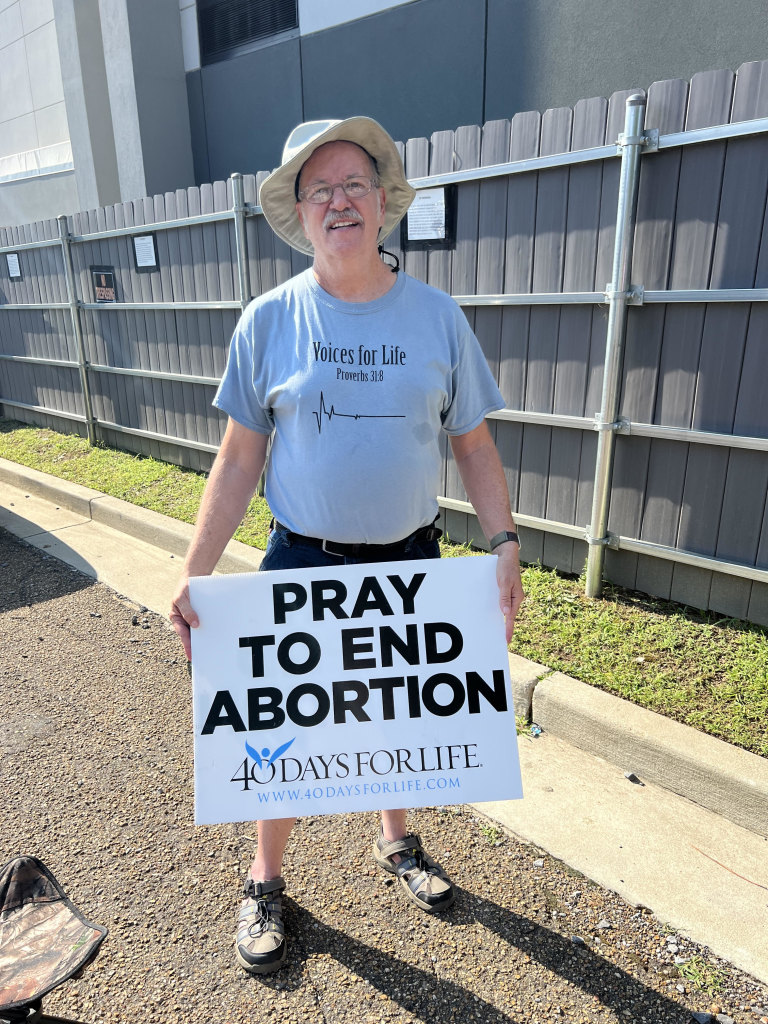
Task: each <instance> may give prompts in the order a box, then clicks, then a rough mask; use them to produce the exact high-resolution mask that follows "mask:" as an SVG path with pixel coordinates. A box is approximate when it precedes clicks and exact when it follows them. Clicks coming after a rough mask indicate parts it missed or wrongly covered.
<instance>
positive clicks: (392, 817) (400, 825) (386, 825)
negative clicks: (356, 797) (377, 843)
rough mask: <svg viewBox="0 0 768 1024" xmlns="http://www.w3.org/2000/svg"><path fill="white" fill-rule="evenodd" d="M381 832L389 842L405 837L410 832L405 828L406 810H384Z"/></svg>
mask: <svg viewBox="0 0 768 1024" xmlns="http://www.w3.org/2000/svg"><path fill="white" fill-rule="evenodd" d="M381 834H382V835H383V836H384V838H385V839H386V840H387V842H388V843H391V842H394V840H395V839H403V838H404V837H405V836H406V835H407V834H408V833H407V831H406V828H405V811H382V812H381ZM399 859H400V858H399V857H398V860H399Z"/></svg>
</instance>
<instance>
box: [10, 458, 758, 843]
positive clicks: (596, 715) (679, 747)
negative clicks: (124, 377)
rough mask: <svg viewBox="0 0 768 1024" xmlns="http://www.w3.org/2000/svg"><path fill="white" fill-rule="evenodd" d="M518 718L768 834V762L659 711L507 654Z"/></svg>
mask: <svg viewBox="0 0 768 1024" xmlns="http://www.w3.org/2000/svg"><path fill="white" fill-rule="evenodd" d="M0 481H3V482H5V483H8V484H11V485H12V486H14V487H17V488H20V489H22V490H26V491H28V492H29V493H30V494H34V495H36V496H37V497H40V498H43V499H45V500H47V501H50V502H53V503H54V504H56V505H60V506H62V507H64V508H68V509H70V510H71V511H73V512H75V513H77V514H78V515H82V516H83V517H84V518H86V519H92V520H94V521H96V522H100V523H102V524H104V525H105V526H109V527H111V528H112V529H114V530H118V531H121V532H123V533H125V534H128V535H129V536H132V537H136V538H138V539H140V540H143V541H146V542H148V543H150V544H152V545H154V546H156V547H159V548H161V549H162V550H164V551H168V552H169V553H171V554H174V555H179V556H183V555H184V553H185V552H186V549H187V546H188V544H189V541H190V538H191V536H192V532H193V527H192V526H190V525H189V524H187V523H180V522H178V521H176V520H174V519H170V518H169V517H168V516H164V515H161V514H160V513H158V512H152V511H149V510H148V509H142V508H138V507H137V506H135V505H131V504H129V503H128V502H126V501H121V500H120V499H118V498H111V497H109V496H108V495H106V494H102V493H101V492H100V491H95V490H91V489H90V488H88V487H81V486H80V485H79V484H73V483H69V482H68V481H66V480H59V479H57V478H56V477H51V476H49V475H47V474H45V473H40V472H38V471H36V470H32V469H27V468H26V467H24V466H19V465H17V464H16V463H13V462H8V461H7V460H5V459H0ZM261 558H262V553H261V552H260V551H257V550H256V549H254V548H250V547H248V546H247V545H245V544H240V543H239V542H237V541H231V542H230V543H229V544H228V545H227V548H226V551H225V553H224V555H223V556H222V558H221V560H220V561H219V565H218V568H219V569H220V570H222V571H224V572H253V571H254V570H256V569H258V567H259V565H260V563H261ZM509 663H510V676H511V682H512V690H513V698H514V703H515V711H516V713H517V715H518V716H519V717H523V718H524V719H526V720H528V721H533V722H536V723H537V724H538V725H539V726H541V728H542V729H543V730H544V731H546V732H550V733H552V734H553V735H555V736H558V737H560V738H561V739H563V740H565V741H566V742H568V743H570V744H572V745H573V746H575V747H579V748H581V749H582V750H585V751H587V752H588V753H591V754H594V755H596V756H598V757H602V758H604V759H605V760H607V761H610V762H611V763H613V764H615V765H616V766H617V767H619V768H621V769H623V770H624V771H626V772H634V773H635V774H636V775H637V776H638V778H639V779H640V780H641V781H644V782H652V783H655V784H656V785H658V786H661V787H663V788H664V789H667V790H670V791H671V792H673V793H676V794H678V795H679V796H682V797H685V798H687V799H688V800H691V801H693V802H694V803H696V804H699V805H701V806H703V807H706V808H708V809H709V810H711V811H714V812H715V813H716V814H719V815H721V816H722V817H725V818H727V819H729V820H730V821H733V822H735V823H736V824H737V825H740V826H742V827H744V828H747V829H749V830H750V831H752V832H754V833H756V834H757V835H760V836H765V837H768V761H766V760H765V759H764V758H762V757H758V756H757V755H756V754H751V753H748V752H747V751H745V750H740V749H739V748H737V747H733V746H732V745H731V744H729V743H726V742H724V741H723V740H718V739H715V738H714V737H712V736H707V735H706V734H704V733H701V732H698V731H697V730H696V729H692V728H691V727H689V726H686V725H681V724H680V723H679V722H674V721H672V720H671V719H668V718H665V717H664V716H662V715H658V714H656V713H655V712H653V711H648V710H646V709H645V708H640V707H638V706H637V705H635V704H631V703H630V702H629V701H626V700H623V699H621V698H620V697H615V696H613V695H612V694H608V693H605V691H603V690H598V689H596V688H595V687H593V686H589V685H587V684H585V683H581V682H579V681H578V680H576V679H572V678H571V677H569V676H566V675H563V674H562V673H560V672H554V673H553V672H552V670H551V669H549V668H547V667H546V666H545V665H538V664H536V663H535V662H532V661H528V660H527V659H525V658H521V657H519V655H516V654H510V656H509Z"/></svg>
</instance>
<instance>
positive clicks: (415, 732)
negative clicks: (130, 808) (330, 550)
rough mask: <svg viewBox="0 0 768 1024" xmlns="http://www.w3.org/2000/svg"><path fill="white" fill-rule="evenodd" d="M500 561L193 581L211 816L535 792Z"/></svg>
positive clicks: (195, 657) (204, 810) (204, 779)
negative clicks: (524, 749)
mask: <svg viewBox="0 0 768 1024" xmlns="http://www.w3.org/2000/svg"><path fill="white" fill-rule="evenodd" d="M495 567H496V559H495V558H494V557H492V556H476V557H467V558H451V559H444V560H442V561H440V560H437V559H434V560H432V559H427V560H423V561H421V560H420V561H408V562H382V563H377V564H365V565H349V566H339V567H332V568H328V567H325V568H319V569H303V570H297V571H283V572H264V573H252V574H247V575H240V576H227V575H222V576H205V577H198V578H195V579H192V580H190V595H191V599H192V605H193V607H194V608H195V610H196V611H197V613H198V615H199V616H200V626H199V628H198V629H195V630H193V631H192V676H193V702H194V743H195V821H196V823H197V824H214V823H218V822H229V821H252V820H254V819H259V818H264V819H266V818H285V817H293V816H295V815H306V814H335V813H338V812H346V811H362V810H376V809H382V808H397V807H418V806H429V805H444V804H456V803H467V802H476V801H482V800H504V799H515V798H519V797H521V796H522V785H521V780H520V768H519V763H518V759H517V743H516V738H515V737H516V733H515V714H514V708H513V706H512V691H511V687H510V681H509V661H508V658H507V648H506V643H505V640H504V623H503V619H502V616H501V612H500V611H499V608H498V593H497V588H496V577H495Z"/></svg>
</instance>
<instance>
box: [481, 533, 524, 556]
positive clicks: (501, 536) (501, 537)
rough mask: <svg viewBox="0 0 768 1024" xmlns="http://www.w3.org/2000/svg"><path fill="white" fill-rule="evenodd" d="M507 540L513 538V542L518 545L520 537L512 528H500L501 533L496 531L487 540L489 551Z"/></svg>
mask: <svg viewBox="0 0 768 1024" xmlns="http://www.w3.org/2000/svg"><path fill="white" fill-rule="evenodd" d="M508 540H513V541H514V542H515V544H517V545H518V547H519V546H520V538H519V537H518V536H517V534H516V533H513V532H512V530H502V531H501V533H496V534H494V535H493V537H491V539H490V540H489V541H488V543H489V544H490V547H491V551H495V550H496V548H497V547H498V546H499V544H506V542H507V541H508Z"/></svg>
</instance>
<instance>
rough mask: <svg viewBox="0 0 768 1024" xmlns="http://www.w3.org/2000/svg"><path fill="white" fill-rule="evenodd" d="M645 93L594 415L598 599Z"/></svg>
mask: <svg viewBox="0 0 768 1024" xmlns="http://www.w3.org/2000/svg"><path fill="white" fill-rule="evenodd" d="M644 117H645V97H644V96H643V95H641V94H639V93H635V94H633V95H632V96H630V97H629V99H628V100H627V109H626V117H625V121H624V134H623V135H621V136H619V142H618V144H619V145H620V146H621V147H622V152H621V171H620V177H619V199H618V205H617V209H616V241H615V244H614V249H613V276H612V278H611V283H610V284H609V285H608V288H607V292H606V297H607V300H608V327H607V331H606V342H605V367H604V370H603V394H602V401H601V407H600V413H599V415H598V416H597V417H596V418H595V422H596V426H597V430H598V440H597V459H596V462H595V485H594V490H593V492H592V519H591V522H590V525H589V526H588V527H587V542H588V544H589V554H588V555H587V581H586V593H587V597H598V596H599V595H600V592H601V590H602V586H603V565H604V562H605V548H606V546H607V544H608V511H609V506H610V485H611V475H612V472H613V457H614V449H615V440H616V431H617V429H618V423H617V422H616V421H617V417H618V412H619V395H620V392H621V370H622V363H623V359H624V344H625V341H626V333H627V305H628V302H629V298H630V275H631V273H632V246H633V242H634V233H635V217H636V212H637V185H638V180H639V178H640V150H641V148H642V147H643V145H644V144H645V142H646V139H645V136H644V135H643V122H644Z"/></svg>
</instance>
